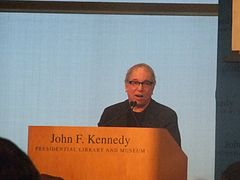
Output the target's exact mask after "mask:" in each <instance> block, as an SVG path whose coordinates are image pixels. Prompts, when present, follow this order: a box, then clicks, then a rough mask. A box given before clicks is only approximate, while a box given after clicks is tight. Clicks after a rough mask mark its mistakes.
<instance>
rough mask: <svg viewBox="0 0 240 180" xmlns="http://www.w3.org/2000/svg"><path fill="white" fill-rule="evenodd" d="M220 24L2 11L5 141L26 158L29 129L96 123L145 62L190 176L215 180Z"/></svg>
mask: <svg viewBox="0 0 240 180" xmlns="http://www.w3.org/2000/svg"><path fill="white" fill-rule="evenodd" d="M217 20H218V19H217V17H184V16H140V15H139V16H134V15H82V14H78V15H77V14H37V13H36V14H29V13H26V14H25V13H0V42H1V43H0V68H1V70H0V88H1V90H0V124H1V126H0V136H3V137H6V138H9V139H11V140H12V141H14V142H15V143H16V144H18V145H19V146H20V147H21V148H22V149H23V150H24V151H26V150H27V135H28V132H27V128H28V126H29V125H64V126H96V125H97V122H98V120H99V118H100V116H101V113H102V111H103V109H104V108H105V107H106V106H109V105H111V104H114V103H117V102H119V101H123V100H125V99H126V98H127V96H126V94H125V91H124V77H125V73H126V71H127V69H128V68H129V67H130V66H132V65H133V64H135V63H140V62H144V63H148V64H150V65H151V66H152V67H153V69H154V70H155V73H156V77H157V85H156V88H155V91H154V95H153V98H154V99H155V100H157V101H158V102H160V103H162V104H165V105H167V106H170V107H171V108H173V109H174V110H175V111H176V112H177V114H178V118H179V128H180V132H181V138H182V148H183V150H184V152H185V153H186V155H187V156H188V179H190V180H191V179H194V180H197V179H200V178H202V179H209V180H211V179H214V149H215V89H216V65H217V60H216V59H217V58H216V54H217Z"/></svg>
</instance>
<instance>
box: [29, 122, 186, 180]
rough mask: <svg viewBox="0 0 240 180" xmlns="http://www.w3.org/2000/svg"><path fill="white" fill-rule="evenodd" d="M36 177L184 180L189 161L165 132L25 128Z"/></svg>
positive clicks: (143, 129)
mask: <svg viewBox="0 0 240 180" xmlns="http://www.w3.org/2000/svg"><path fill="white" fill-rule="evenodd" d="M28 131H29V132H28V133H29V134H28V155H29V156H30V158H31V159H32V161H33V163H34V164H35V165H36V167H37V168H38V170H39V171H40V173H44V174H49V175H53V176H58V177H62V178H63V179H65V180H99V179H101V180H136V179H138V180H186V179H187V157H186V155H185V154H184V152H183V151H182V150H181V148H180V147H179V146H178V144H177V143H176V142H175V140H174V139H173V138H172V136H171V135H170V134H169V133H168V131H167V130H166V129H157V128H119V127H65V126H29V129H28Z"/></svg>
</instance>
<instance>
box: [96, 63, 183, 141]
mask: <svg viewBox="0 0 240 180" xmlns="http://www.w3.org/2000/svg"><path fill="white" fill-rule="evenodd" d="M155 84H156V79H155V73H154V71H153V69H152V68H151V67H150V66H149V65H147V64H144V63H141V64H136V65H134V66H132V67H130V69H129V70H128V71H127V74H126V77H125V91H126V93H127V96H128V99H127V100H125V101H123V102H120V103H117V104H114V105H111V106H109V107H107V108H105V109H104V111H103V114H102V116H101V119H100V121H99V123H98V126H112V127H149V128H166V129H167V130H168V131H169V133H170V134H171V135H172V137H173V138H174V139H175V141H176V142H177V143H178V145H179V146H181V138H180V133H179V128H178V121H177V114H176V113H175V111H174V110H172V109H171V108H169V107H167V106H165V105H162V104H160V103H158V102H156V101H155V100H153V99H152V94H153V90H154V87H155Z"/></svg>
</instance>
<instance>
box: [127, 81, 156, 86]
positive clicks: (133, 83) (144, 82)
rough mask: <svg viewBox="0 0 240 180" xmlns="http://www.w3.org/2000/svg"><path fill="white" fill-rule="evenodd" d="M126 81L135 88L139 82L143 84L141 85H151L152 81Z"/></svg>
mask: <svg viewBox="0 0 240 180" xmlns="http://www.w3.org/2000/svg"><path fill="white" fill-rule="evenodd" d="M128 83H129V84H130V85H132V86H133V87H135V88H137V87H138V86H139V85H140V84H141V85H142V86H143V87H145V88H146V87H151V86H152V85H153V82H152V81H148V80H146V81H143V82H139V81H128Z"/></svg>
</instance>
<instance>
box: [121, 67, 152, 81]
mask: <svg viewBox="0 0 240 180" xmlns="http://www.w3.org/2000/svg"><path fill="white" fill-rule="evenodd" d="M138 68H145V69H147V70H148V71H149V72H150V73H151V76H152V81H153V83H154V84H155V83H156V77H155V73H154V71H153V69H152V68H151V66H149V65H148V64H145V63H139V64H135V65H133V66H132V67H130V68H129V69H128V71H127V74H126V77H125V83H127V82H128V80H129V76H130V75H131V74H132V72H133V71H134V70H135V69H138Z"/></svg>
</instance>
